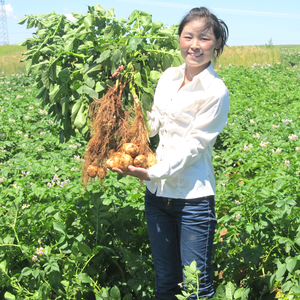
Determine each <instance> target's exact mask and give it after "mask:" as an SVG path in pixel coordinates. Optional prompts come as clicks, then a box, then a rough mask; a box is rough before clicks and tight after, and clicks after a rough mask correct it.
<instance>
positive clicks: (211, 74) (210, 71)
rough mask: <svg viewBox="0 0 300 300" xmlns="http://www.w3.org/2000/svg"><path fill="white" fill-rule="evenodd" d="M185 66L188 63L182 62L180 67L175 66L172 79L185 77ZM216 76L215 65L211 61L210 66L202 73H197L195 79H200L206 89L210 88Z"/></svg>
mask: <svg viewBox="0 0 300 300" xmlns="http://www.w3.org/2000/svg"><path fill="white" fill-rule="evenodd" d="M185 67H186V63H184V64H182V65H181V66H179V67H176V68H174V71H173V74H172V80H175V79H178V78H184V75H185ZM215 77H216V73H215V71H214V67H213V64H212V62H210V64H209V66H208V67H207V68H206V69H205V70H204V71H203V72H201V73H199V74H198V75H196V76H195V77H194V79H193V81H194V80H198V81H200V82H201V84H202V86H203V88H204V90H206V89H208V87H209V86H210V84H211V82H212V81H213V79H214V78H215Z"/></svg>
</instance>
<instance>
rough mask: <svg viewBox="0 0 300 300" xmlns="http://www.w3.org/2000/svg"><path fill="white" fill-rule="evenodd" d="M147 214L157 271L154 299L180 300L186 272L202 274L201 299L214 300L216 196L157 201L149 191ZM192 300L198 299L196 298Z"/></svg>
mask: <svg viewBox="0 0 300 300" xmlns="http://www.w3.org/2000/svg"><path fill="white" fill-rule="evenodd" d="M145 211H146V217H147V224H148V232H149V237H150V243H151V250H152V257H153V263H154V270H155V285H156V288H155V299H156V300H177V298H176V297H175V295H177V294H180V293H181V292H180V291H181V290H180V287H179V285H178V284H179V283H182V282H183V281H184V279H183V275H184V274H183V268H184V266H186V265H190V264H191V262H192V261H194V260H195V261H196V262H197V269H198V270H200V271H201V275H200V288H199V291H198V295H199V298H200V297H207V298H211V297H212V296H213V294H214V289H213V287H212V283H211V256H212V247H213V239H214V232H215V226H216V218H215V210H214V196H209V197H202V198H197V199H171V198H164V197H157V196H156V195H155V194H152V193H151V192H150V191H149V190H148V189H147V190H146V195H145ZM190 299H197V296H196V295H193V296H191V297H190Z"/></svg>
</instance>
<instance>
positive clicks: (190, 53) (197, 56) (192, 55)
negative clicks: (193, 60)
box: [190, 53, 200, 57]
mask: <svg viewBox="0 0 300 300" xmlns="http://www.w3.org/2000/svg"><path fill="white" fill-rule="evenodd" d="M190 55H192V56H195V57H199V56H200V54H198V55H196V54H192V53H190Z"/></svg>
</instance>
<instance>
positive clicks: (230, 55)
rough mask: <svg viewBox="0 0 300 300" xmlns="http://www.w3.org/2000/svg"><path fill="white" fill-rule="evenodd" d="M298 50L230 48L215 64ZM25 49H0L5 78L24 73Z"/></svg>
mask: <svg viewBox="0 0 300 300" xmlns="http://www.w3.org/2000/svg"><path fill="white" fill-rule="evenodd" d="M286 49H300V45H276V46H273V45H272V46H269V45H266V46H231V47H226V48H225V49H224V52H223V54H222V55H221V57H220V58H219V59H218V60H217V61H216V62H215V66H216V68H218V69H219V68H223V67H228V66H230V65H236V66H244V67H251V66H252V65H253V64H254V63H256V64H262V65H263V64H271V65H272V64H275V63H278V62H280V56H281V52H282V50H286ZM25 51H26V47H22V46H18V45H5V46H1V47H0V65H1V69H0V72H4V74H5V75H6V76H10V75H12V74H17V73H24V72H25V70H26V62H23V63H21V62H20V60H21V58H22V53H24V52H25Z"/></svg>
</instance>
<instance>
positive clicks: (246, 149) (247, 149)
mask: <svg viewBox="0 0 300 300" xmlns="http://www.w3.org/2000/svg"><path fill="white" fill-rule="evenodd" d="M252 148H253V146H252V144H250V145H249V146H246V145H245V146H244V151H250V150H251V149H252Z"/></svg>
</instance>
